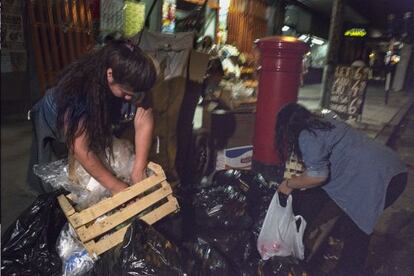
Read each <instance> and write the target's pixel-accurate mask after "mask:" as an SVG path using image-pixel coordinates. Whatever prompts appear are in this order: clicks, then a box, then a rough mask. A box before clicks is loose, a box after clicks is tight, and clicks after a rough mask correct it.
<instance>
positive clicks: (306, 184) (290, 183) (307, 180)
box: [278, 172, 327, 195]
mask: <svg viewBox="0 0 414 276" xmlns="http://www.w3.org/2000/svg"><path fill="white" fill-rule="evenodd" d="M326 179H327V177H326V176H309V175H307V174H306V172H304V173H302V174H301V175H299V176H293V177H292V178H291V179H285V180H283V182H282V183H281V184H280V185H279V188H278V191H280V192H282V193H284V194H286V195H288V194H290V193H291V192H292V191H293V189H308V188H314V187H317V186H320V185H322V183H324V182H325V181H326Z"/></svg>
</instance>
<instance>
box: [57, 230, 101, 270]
mask: <svg viewBox="0 0 414 276" xmlns="http://www.w3.org/2000/svg"><path fill="white" fill-rule="evenodd" d="M56 251H57V253H58V254H59V256H60V258H61V260H62V276H79V275H84V274H85V273H87V272H88V271H89V270H91V269H92V268H93V265H94V263H95V261H94V260H93V259H92V258H91V257H90V256H89V255H88V252H87V251H86V249H85V247H84V246H83V245H82V243H81V242H80V241H79V240H78V238H77V235H76V232H75V230H73V228H72V226H71V225H69V224H68V223H66V224H65V226H64V227H63V229H62V231H61V232H60V234H59V237H58V239H57V241H56Z"/></svg>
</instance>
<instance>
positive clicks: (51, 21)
mask: <svg viewBox="0 0 414 276" xmlns="http://www.w3.org/2000/svg"><path fill="white" fill-rule="evenodd" d="M47 18H48V22H49V26H48V29H49V35H50V43H51V45H50V48H51V49H52V57H53V59H52V61H53V66H54V71H59V70H60V69H61V65H60V58H59V52H58V43H57V40H56V26H55V22H54V16H53V3H52V0H47Z"/></svg>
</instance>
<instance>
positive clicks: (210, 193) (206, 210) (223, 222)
mask: <svg viewBox="0 0 414 276" xmlns="http://www.w3.org/2000/svg"><path fill="white" fill-rule="evenodd" d="M193 206H194V209H195V223H196V225H198V226H201V227H209V228H215V229H217V228H220V229H231V228H237V229H246V228H248V227H249V226H250V225H251V218H250V217H249V216H248V215H247V213H246V196H245V195H244V194H243V193H242V192H241V191H240V190H239V189H238V188H237V187H234V186H231V185H228V186H218V187H210V188H206V189H202V190H201V191H200V192H199V193H197V194H196V195H195V197H194V199H193Z"/></svg>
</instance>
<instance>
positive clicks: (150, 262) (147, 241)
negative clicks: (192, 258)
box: [88, 219, 191, 276]
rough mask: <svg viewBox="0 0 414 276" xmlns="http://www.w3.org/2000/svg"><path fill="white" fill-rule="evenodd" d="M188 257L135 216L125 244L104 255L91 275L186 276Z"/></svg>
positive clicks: (124, 241)
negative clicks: (185, 266)
mask: <svg viewBox="0 0 414 276" xmlns="http://www.w3.org/2000/svg"><path fill="white" fill-rule="evenodd" d="M187 259H189V258H183V257H182V255H181V252H180V249H179V248H178V247H177V246H175V245H174V244H173V243H171V242H170V241H168V240H167V239H165V238H164V236H163V235H161V234H160V233H158V232H157V231H156V230H155V229H154V228H153V227H152V226H150V225H148V224H146V223H145V222H143V221H141V220H138V219H135V220H134V221H133V222H132V223H131V226H130V227H129V228H128V230H127V232H126V234H125V237H124V240H123V243H122V245H121V246H118V247H117V248H116V249H115V250H111V251H109V252H108V254H105V255H104V256H102V258H101V259H100V260H98V261H97V262H96V265H95V267H94V269H93V271H91V273H90V274H88V275H96V276H98V275H99V276H102V275H154V276H155V275H185V269H184V266H183V264H184V261H185V260H187ZM188 275H191V274H188Z"/></svg>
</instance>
